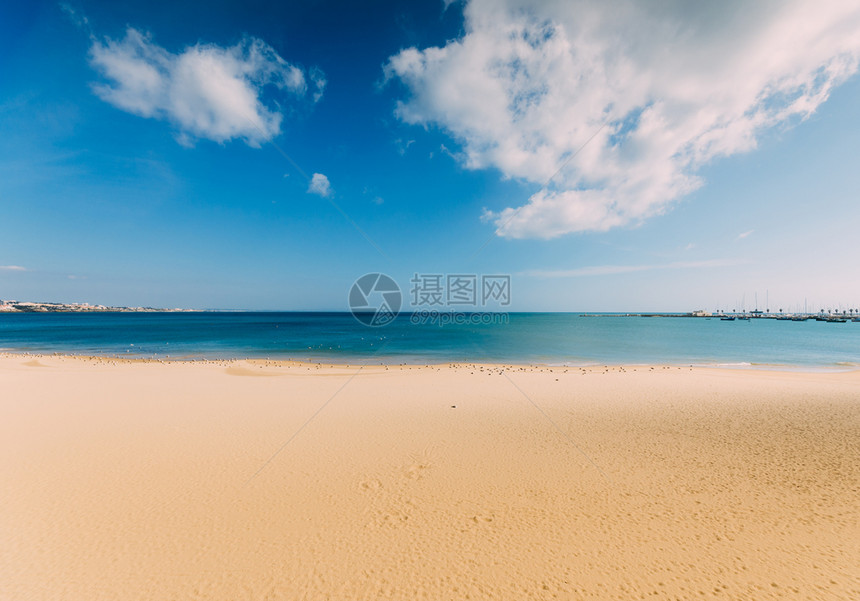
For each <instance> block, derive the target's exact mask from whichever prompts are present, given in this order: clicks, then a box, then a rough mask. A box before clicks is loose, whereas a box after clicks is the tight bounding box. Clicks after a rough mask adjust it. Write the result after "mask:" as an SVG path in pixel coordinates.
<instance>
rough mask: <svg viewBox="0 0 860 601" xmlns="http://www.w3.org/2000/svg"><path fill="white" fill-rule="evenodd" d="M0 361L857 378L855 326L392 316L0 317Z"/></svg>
mask: <svg viewBox="0 0 860 601" xmlns="http://www.w3.org/2000/svg"><path fill="white" fill-rule="evenodd" d="M437 317H438V316H437ZM454 317H456V316H454ZM0 351H6V352H19V353H26V352H29V353H41V354H50V353H61V354H76V355H98V356H115V357H129V358H160V359H173V360H199V359H262V358H270V359H280V360H295V361H311V362H320V363H341V364H344V363H345V364H350V363H353V364H400V363H406V364H428V363H448V362H458V363H462V362H486V363H509V364H543V365H571V366H585V365H619V364H624V365H631V364H668V365H697V366H715V367H720V366H726V367H747V366H749V367H755V366H761V367H769V366H773V367H779V366H790V367H797V368H802V369H853V368H857V367H860V323H853V322H850V321H849V322H847V323H826V322H819V321H814V320H809V321H803V322H794V321H780V320H775V319H751V320H749V321H740V320H739V321H722V320H720V319H719V318H716V317H715V318H703V317H643V316H627V315H621V314H608V313H604V314H587V315H583V314H579V313H510V314H489V316H488V314H474V315H470V314H461V315H460V317H459V319H455V318H453V317H451V316H449V318H447V319H444V320H443V319H435V320H427V319H423V318H421V316H419V315H418V314H401V315H398V316H397V317H396V318H394V319H393V320H392V321H390V322H389V323H387V324H386V325H381V326H374V327H372V326H367V325H365V324H364V323H362V322H361V321H359V320H358V319H356V318H355V317H354V316H353V315H352V314H350V313H302V312H220V311H219V312H175V313H5V314H0Z"/></svg>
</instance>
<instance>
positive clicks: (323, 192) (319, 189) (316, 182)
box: [308, 173, 332, 198]
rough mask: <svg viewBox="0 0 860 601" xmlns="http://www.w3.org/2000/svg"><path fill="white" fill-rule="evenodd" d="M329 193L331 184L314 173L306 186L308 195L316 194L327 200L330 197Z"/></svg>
mask: <svg viewBox="0 0 860 601" xmlns="http://www.w3.org/2000/svg"><path fill="white" fill-rule="evenodd" d="M331 193H332V189H331V183H330V182H329V181H328V178H327V177H326V176H325V175H323V174H322V173H314V175H313V177H311V183H310V185H309V186H308V194H317V195H319V196H322V197H323V198H327V197H329V196H331Z"/></svg>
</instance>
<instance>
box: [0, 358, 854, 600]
mask: <svg viewBox="0 0 860 601" xmlns="http://www.w3.org/2000/svg"><path fill="white" fill-rule="evenodd" d="M0 540H2V541H3V542H2V543H0V598H2V599H5V600H12V601H16V600H25V599H26V600H49V599H50V600H54V599H66V600H81V601H84V600H86V601H100V600H105V601H107V600H110V601H119V600H124V599H128V600H136V601H138V600H153V601H155V600H159V601H164V600H168V599H176V600H198V599H199V600H204V599H206V600H210V599H211V600H216V599H217V600H228V599H229V600H245V599H247V600H275V599H284V600H298V599H303V600H317V599H319V600H322V599H332V600H338V599H343V600H363V599H367V600H385V599H397V600H404V601H406V600H409V601H413V600H417V599H428V600H433V601H440V600H447V599H450V600H458V601H459V600H462V599H510V600H521V599H624V600H628V599H639V598H666V599H676V598H677V599H700V598H703V599H710V598H714V599H815V600H827V599H858V598H860V569H858V557H860V372H845V373H788V372H778V371H772V370H724V369H706V368H688V367H684V368H679V367H660V366H655V367H642V366H636V367H624V368H621V367H612V368H603V367H600V368H548V367H543V368H540V367H513V366H477V365H474V366H473V365H455V366H448V365H446V366H430V367H393V366H392V367H387V368H386V367H382V366H375V367H364V368H361V369H359V368H358V367H357V366H314V365H305V364H298V363H274V362H254V361H243V362H196V363H183V362H172V363H160V362H133V361H117V360H107V359H86V358H73V357H34V356H20V355H3V356H0Z"/></svg>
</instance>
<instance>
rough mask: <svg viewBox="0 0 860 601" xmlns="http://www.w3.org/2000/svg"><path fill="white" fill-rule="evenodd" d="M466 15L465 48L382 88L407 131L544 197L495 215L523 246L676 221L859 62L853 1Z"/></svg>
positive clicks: (505, 2)
mask: <svg viewBox="0 0 860 601" xmlns="http://www.w3.org/2000/svg"><path fill="white" fill-rule="evenodd" d="M463 13H464V18H465V24H464V28H463V31H464V34H463V35H462V36H461V37H459V38H458V39H454V40H451V41H449V42H447V43H446V44H445V45H444V46H441V47H430V48H425V49H419V48H407V49H405V50H402V51H401V52H399V53H398V54H396V55H394V56H392V57H391V58H390V59H389V62H388V63H387V65H386V67H385V74H386V77H387V79H388V80H389V81H391V80H393V79H396V80H398V81H400V82H402V83H403V84H404V85H405V87H406V89H407V90H408V92H409V95H408V96H407V97H405V98H403V99H402V100H401V101H399V102H398V104H397V106H396V109H395V113H396V116H397V117H398V118H399V119H401V120H402V121H403V122H405V123H409V124H415V125H422V126H425V127H426V126H428V125H437V126H439V127H441V128H442V129H443V130H444V131H446V132H447V133H448V134H449V135H451V136H452V137H453V138H454V139H456V140H457V141H458V142H459V143H460V144H461V146H462V151H456V152H454V153H452V156H454V157H455V159H456V160H458V161H459V162H461V163H462V164H463V165H464V166H465V167H467V168H469V169H489V168H495V169H498V170H499V171H500V172H501V174H502V175H503V176H504V177H506V178H517V179H521V180H523V181H526V182H530V183H532V184H535V185H536V186H539V189H538V190H537V191H536V192H535V193H534V194H533V195H532V196H531V198H529V199H528V201H527V202H526V203H525V204H523V205H521V206H519V207H509V208H505V209H502V210H496V211H490V212H488V213H486V215H485V218H486V219H488V220H489V221H491V222H492V223H493V224H494V225H495V226H496V233H497V234H498V235H500V236H506V237H512V238H530V237H537V238H553V237H556V236H560V235H563V234H567V233H571V232H579V231H586V230H593V231H603V230H607V229H609V228H612V227H616V226H622V225H626V224H635V223H638V222H641V221H642V220H644V219H646V218H648V217H650V216H653V215H656V214H659V213H662V212H664V211H666V210H668V208H669V207H671V206H672V204H673V203H674V202H676V201H677V200H678V199H680V198H681V197H683V196H684V195H686V194H688V193H690V192H691V191H693V190H695V189H696V188H698V187H700V186H701V185H702V180H701V178H700V177H699V175H698V173H699V171H700V169H701V167H702V166H703V165H705V164H706V163H708V162H709V161H711V160H712V159H714V158H717V157H721V156H729V155H733V154H737V153H740V152H745V151H749V150H751V149H753V148H755V147H756V144H757V139H758V137H759V136H760V135H761V134H762V132H764V131H765V130H767V129H769V128H772V127H774V126H777V125H780V124H785V123H794V122H797V121H800V120H803V119H806V118H807V117H809V116H810V115H812V114H813V113H814V112H815V111H816V109H817V108H818V107H819V106H820V105H821V104H822V103H823V102H825V101H826V100H827V98H828V96H829V94H830V92H831V91H832V90H833V88H834V87H835V86H838V85H839V84H841V83H842V82H844V81H845V80H847V79H848V78H849V77H850V76H851V75H853V74H854V73H855V72H856V71H857V68H858V62H860V36H858V35H857V32H858V31H860V5H858V4H857V3H856V2H855V3H852V2H832V3H823V4H822V3H818V2H812V1H798V2H779V1H769V0H765V1H762V2H758V3H753V4H750V3H746V2H739V1H734V2H719V3H713V2H711V3H707V2H704V3H701V2H700V3H692V4H690V3H684V2H662V3H656V4H655V3H642V2H637V1H635V0H622V1H621V2H611V3H601V2H591V1H582V0H570V1H567V2H535V1H534V0H470V1H469V2H468V3H467V4H466V6H465V7H464V9H463ZM589 140H590V142H587V141H589ZM586 142H587V143H586ZM584 143H585V145H584V146H583V144H584ZM580 147H582V150H581V151H578V149H580ZM562 167H563V168H562Z"/></svg>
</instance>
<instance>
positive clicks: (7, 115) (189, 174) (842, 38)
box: [0, 0, 860, 311]
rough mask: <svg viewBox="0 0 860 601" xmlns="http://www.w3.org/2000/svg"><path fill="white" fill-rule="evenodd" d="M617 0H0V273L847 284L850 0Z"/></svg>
mask: <svg viewBox="0 0 860 601" xmlns="http://www.w3.org/2000/svg"><path fill="white" fill-rule="evenodd" d="M625 6H626V10H614V11H612V12H607V11H606V10H605V9H604V8H602V4H601V3H588V2H581V3H577V2H573V3H556V2H528V1H526V0H516V1H515V0H509V1H505V2H496V3H490V2H487V1H485V0H475V1H472V2H469V3H461V2H455V3H452V4H450V5H449V6H446V5H445V4H444V3H442V2H437V1H430V2H415V3H394V2H392V3H385V2H374V3H369V5H368V6H365V5H363V4H362V3H338V2H309V3H295V4H292V3H277V4H276V3H266V2H247V1H246V2H241V3H239V2H236V3H228V2H218V3H205V4H201V3H190V2H177V1H173V2H136V1H125V2H110V3H107V2H104V3H100V2H91V1H86V0H82V1H80V2H69V3H55V2H31V3H11V2H6V3H3V5H2V6H0V132H2V135H0V298H6V299H20V300H41V301H53V300H57V301H71V302H91V303H106V304H117V305H135V306H137V305H150V306H168V307H174V306H181V307H196V308H232V309H284V310H344V309H346V298H347V292H348V290H349V287H350V285H351V284H352V282H353V281H354V280H355V279H356V278H357V277H359V276H360V275H362V274H364V273H367V272H371V271H381V272H384V273H388V274H390V275H391V276H392V277H394V278H395V279H396V280H397V281H398V282H399V283H400V284H401V286H402V287H403V288H404V289H407V288H408V286H409V280H410V277H411V275H412V274H413V273H415V272H418V273H475V274H498V273H505V274H511V275H512V278H513V279H512V297H513V305H512V308H514V309H516V310H551V311H556V310H561V311H565V310H571V311H597V310H607V311H613V310H620V311H626V310H631V311H632V310H690V309H694V308H706V309H716V308H723V309H732V308H735V307H738V308H739V307H740V305H741V303H742V301H743V300H745V302H746V306H747V308H750V307H751V306H752V305H753V303H754V295H755V293H756V292H757V293H758V296H759V304H760V305H762V306H763V305H764V298H765V295H766V294H769V297H770V299H771V302H770V304H771V308H772V309H775V308H779V307H783V308H785V309H786V310H789V309H790V308H797V306H798V305H802V303H803V302H804V299H807V301H808V302H809V304H810V306H828V307H834V306H839V305H840V304H841V305H842V306H858V305H860V278H858V277H857V274H858V267H857V264H858V263H857V252H858V250H860V245H858V242H857V232H858V231H860V207H858V203H857V192H856V191H857V190H858V189H860V170H858V169H857V168H856V162H857V159H856V155H857V152H856V141H857V140H858V139H860V113H858V110H857V107H858V99H860V81H858V77H857V75H856V71H857V64H858V57H860V35H858V31H860V14H858V13H860V11H858V10H857V9H851V8H850V7H847V8H846V7H833V8H826V9H824V8H820V7H819V8H816V7H815V5H814V4H810V3H803V2H797V3H773V4H770V3H766V2H763V3H761V4H760V5H759V4H757V5H756V8H755V10H754V11H751V10H750V9H749V8H748V7H745V5H744V3H724V4H722V5H721V7H720V8H714V7H713V6H710V7H699V8H689V7H688V6H687V5H686V4H685V3H677V4H675V3H671V2H669V3H665V4H663V5H660V8H659V9H657V10H654V9H648V10H647V11H646V10H645V8H643V7H644V6H645V5H644V4H641V5H640V4H636V3H630V4H628V5H625ZM587 140H590V141H589V142H587V143H586V141H587ZM583 144H585V145H584V146H583ZM285 155H286V156H285ZM368 238H369V239H370V241H368ZM371 241H372V242H371Z"/></svg>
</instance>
